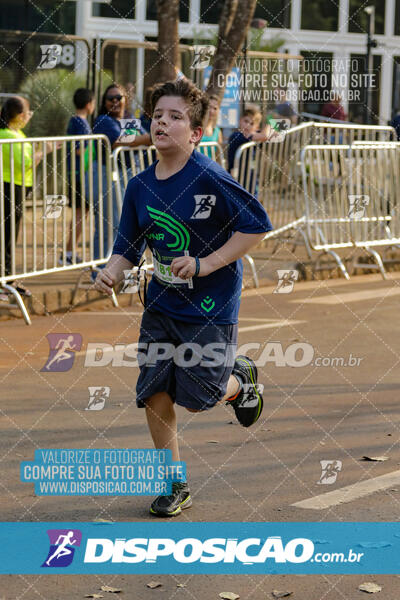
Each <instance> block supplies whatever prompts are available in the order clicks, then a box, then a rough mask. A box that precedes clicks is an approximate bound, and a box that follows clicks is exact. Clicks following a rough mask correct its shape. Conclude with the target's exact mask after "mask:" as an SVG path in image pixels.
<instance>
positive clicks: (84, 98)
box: [59, 88, 96, 265]
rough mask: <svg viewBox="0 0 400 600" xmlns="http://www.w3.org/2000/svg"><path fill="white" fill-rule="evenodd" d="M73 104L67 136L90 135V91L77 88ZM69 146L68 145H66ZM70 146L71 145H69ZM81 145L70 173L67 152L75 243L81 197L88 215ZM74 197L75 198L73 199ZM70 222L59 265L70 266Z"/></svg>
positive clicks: (92, 103)
mask: <svg viewBox="0 0 400 600" xmlns="http://www.w3.org/2000/svg"><path fill="white" fill-rule="evenodd" d="M73 102H74V105H75V109H76V110H75V114H74V115H73V116H72V117H71V118H70V120H69V123H68V127H67V135H90V134H91V133H92V128H91V127H90V125H89V123H88V120H87V119H88V116H89V115H92V114H93V113H94V110H95V107H96V100H95V97H94V93H93V92H92V90H88V89H86V88H79V89H78V90H76V92H75V93H74V97H73ZM68 145H70V144H68ZM71 146H72V144H71ZM86 146H87V143H86V142H85V144H84V147H85V148H86ZM80 152H81V145H80V143H79V142H76V143H75V155H76V160H75V172H74V173H72V172H71V150H70V151H69V152H68V164H67V168H68V198H69V206H70V207H72V203H73V202H74V201H75V211H76V212H75V215H76V238H75V239H76V242H78V241H79V239H80V237H81V235H82V204H81V198H82V196H83V197H84V198H85V208H86V210H85V215H87V214H88V209H89V194H88V190H87V188H86V194H85V193H82V192H84V189H85V182H84V175H83V174H81V160H80ZM73 180H75V186H74V187H75V194H74V192H73V185H72V182H73ZM74 196H75V197H74ZM72 241H73V240H72V222H71V225H70V232H69V238H68V241H67V247H66V256H65V257H63V256H62V255H61V256H60V259H59V264H61V265H62V264H64V260H65V264H67V265H72V264H73V257H72ZM75 260H76V262H81V261H82V259H81V258H79V257H78V256H77V257H76V258H75Z"/></svg>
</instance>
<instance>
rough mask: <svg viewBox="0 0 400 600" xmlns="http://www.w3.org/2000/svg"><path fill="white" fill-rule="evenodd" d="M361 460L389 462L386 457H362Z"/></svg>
mask: <svg viewBox="0 0 400 600" xmlns="http://www.w3.org/2000/svg"><path fill="white" fill-rule="evenodd" d="M362 460H373V461H375V462H385V460H389V457H388V456H363V457H362Z"/></svg>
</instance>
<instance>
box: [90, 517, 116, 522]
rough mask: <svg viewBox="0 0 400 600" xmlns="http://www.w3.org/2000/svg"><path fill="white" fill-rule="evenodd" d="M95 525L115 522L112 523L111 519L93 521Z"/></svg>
mask: <svg viewBox="0 0 400 600" xmlns="http://www.w3.org/2000/svg"><path fill="white" fill-rule="evenodd" d="M93 523H113V521H110V520H109V519H100V518H99V519H93Z"/></svg>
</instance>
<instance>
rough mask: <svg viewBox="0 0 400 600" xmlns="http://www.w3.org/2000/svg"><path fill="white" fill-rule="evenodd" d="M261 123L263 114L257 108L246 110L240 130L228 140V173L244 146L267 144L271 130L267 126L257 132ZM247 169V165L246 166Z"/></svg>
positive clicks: (241, 118)
mask: <svg viewBox="0 0 400 600" xmlns="http://www.w3.org/2000/svg"><path fill="white" fill-rule="evenodd" d="M260 123H261V113H260V111H259V110H257V109H256V108H246V110H245V111H244V113H243V116H242V117H240V121H239V129H238V130H237V131H234V132H233V133H232V134H231V136H230V137H229V140H228V171H229V173H231V172H232V169H233V165H234V162H235V154H236V151H237V149H238V148H239V147H240V146H242V144H247V142H266V141H267V140H269V138H270V135H271V128H270V127H269V126H267V129H265V130H264V131H257V130H258V129H259V127H260ZM246 168H247V165H246Z"/></svg>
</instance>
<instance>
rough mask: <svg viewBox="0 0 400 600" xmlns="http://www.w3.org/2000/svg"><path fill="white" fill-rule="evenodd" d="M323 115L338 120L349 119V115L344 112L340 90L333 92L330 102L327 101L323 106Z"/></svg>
mask: <svg viewBox="0 0 400 600" xmlns="http://www.w3.org/2000/svg"><path fill="white" fill-rule="evenodd" d="M321 116H322V117H327V118H328V119H336V120H338V121H347V115H346V113H345V112H344V108H343V106H342V97H341V95H340V94H339V92H334V93H332V95H331V100H330V102H327V103H326V104H324V106H323V107H322V111H321Z"/></svg>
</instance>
